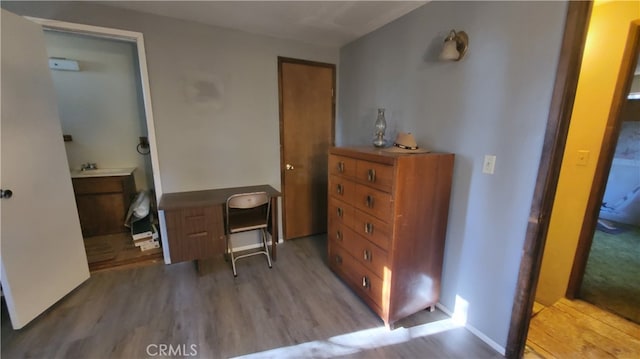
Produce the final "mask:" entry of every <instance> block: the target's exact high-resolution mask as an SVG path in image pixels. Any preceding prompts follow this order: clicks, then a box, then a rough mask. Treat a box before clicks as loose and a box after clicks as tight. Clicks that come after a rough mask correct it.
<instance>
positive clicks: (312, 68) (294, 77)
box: [278, 58, 335, 239]
mask: <svg viewBox="0 0 640 359" xmlns="http://www.w3.org/2000/svg"><path fill="white" fill-rule="evenodd" d="M278 72H279V86H280V146H281V147H280V160H281V161H280V164H281V178H282V194H283V204H284V206H283V209H282V213H283V225H284V230H283V233H284V238H285V239H291V238H298V237H304V236H308V235H312V234H316V233H323V232H326V230H327V158H328V154H327V153H328V150H329V147H330V146H331V145H332V144H333V133H334V130H333V128H334V125H333V121H334V113H335V101H334V93H335V91H334V89H335V65H331V64H321V63H314V62H308V61H301V60H294V59H286V58H278Z"/></svg>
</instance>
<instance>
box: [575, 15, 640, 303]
mask: <svg viewBox="0 0 640 359" xmlns="http://www.w3.org/2000/svg"><path fill="white" fill-rule="evenodd" d="M638 51H640V20H635V21H632V22H631V26H630V29H629V34H628V35H627V43H626V45H625V50H624V55H623V57H622V65H621V66H620V72H619V73H618V80H617V82H616V87H615V90H614V93H613V101H612V105H611V110H610V111H609V118H608V119H607V126H606V128H605V133H604V138H603V140H602V145H601V147H600V156H598V163H597V164H596V172H595V175H594V177H593V182H592V184H591V192H590V194H589V200H588V202H587V209H586V211H585V217H584V221H583V222H582V228H581V230H580V237H579V238H578V247H577V249H576V256H575V259H574V261H573V266H572V268H571V275H570V276H569V285H568V286H567V292H566V294H565V295H566V297H567V298H569V299H575V298H576V297H577V296H578V292H579V291H580V287H581V286H582V279H583V278H584V272H585V270H586V268H587V260H588V259H589V252H590V251H591V244H592V243H593V236H594V234H595V230H596V226H597V223H598V217H599V214H600V205H601V203H602V199H603V198H604V192H605V190H606V188H607V182H608V179H609V172H610V171H611V165H612V163H613V156H614V154H615V152H616V145H617V144H618V137H619V135H620V128H621V127H622V116H621V113H622V109H623V107H624V104H625V100H626V98H627V94H628V93H629V90H630V89H631V83H632V81H633V74H634V72H635V71H634V70H635V68H636V64H637V63H638V57H640V56H638Z"/></svg>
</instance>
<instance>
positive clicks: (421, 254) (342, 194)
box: [327, 147, 454, 327]
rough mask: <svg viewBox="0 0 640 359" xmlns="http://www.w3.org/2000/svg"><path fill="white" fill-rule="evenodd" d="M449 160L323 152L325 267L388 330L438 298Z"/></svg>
mask: <svg viewBox="0 0 640 359" xmlns="http://www.w3.org/2000/svg"><path fill="white" fill-rule="evenodd" d="M453 160H454V155H453V154H450V153H427V154H397V153H390V152H384V151H380V150H377V149H373V148H341V147H334V148H332V149H330V151H329V190H328V192H329V206H328V211H329V213H328V217H329V220H328V222H329V224H328V234H327V236H328V247H329V248H328V251H329V256H328V261H329V267H330V268H331V269H332V270H333V271H334V272H335V273H336V274H337V275H338V276H340V277H341V278H342V279H343V280H344V281H345V282H346V283H347V284H348V285H349V286H350V287H351V288H352V289H353V290H354V292H356V293H357V294H358V295H359V296H360V297H361V298H362V300H363V301H364V302H365V303H367V305H369V307H370V308H371V309H373V311H374V312H376V313H377V314H378V315H379V316H380V317H381V318H382V320H383V321H384V323H385V325H386V326H388V327H393V323H395V322H396V321H398V320H400V319H402V318H404V317H407V316H409V315H411V314H414V313H416V312H418V311H420V310H423V309H426V308H428V307H432V306H434V305H435V304H436V303H437V302H438V300H439V296H440V277H441V273H442V260H443V252H444V240H445V235H446V227H447V216H448V212H449V197H450V193H451V180H452V173H453Z"/></svg>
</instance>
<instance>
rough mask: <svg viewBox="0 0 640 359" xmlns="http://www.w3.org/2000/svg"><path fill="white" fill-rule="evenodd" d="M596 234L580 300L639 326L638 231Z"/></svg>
mask: <svg viewBox="0 0 640 359" xmlns="http://www.w3.org/2000/svg"><path fill="white" fill-rule="evenodd" d="M626 229H627V230H626V231H624V232H622V233H618V234H611V233H605V232H602V231H600V230H596V233H595V235H594V237H593V244H592V245H591V252H590V253H589V260H588V261H587V269H586V271H585V274H584V279H583V282H582V288H580V298H581V299H583V300H585V301H587V302H590V303H592V304H595V305H597V306H599V307H601V308H604V309H606V310H608V311H610V312H613V313H615V314H617V315H619V316H621V317H624V318H627V319H629V320H632V321H634V322H636V323H640V228H638V227H628V226H627V227H626Z"/></svg>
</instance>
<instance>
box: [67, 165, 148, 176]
mask: <svg viewBox="0 0 640 359" xmlns="http://www.w3.org/2000/svg"><path fill="white" fill-rule="evenodd" d="M135 169H136V168H135V167H128V168H98V169H95V170H85V171H79V170H72V171H71V178H84V177H109V176H128V175H130V174H131V173H133V171H134V170H135Z"/></svg>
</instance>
